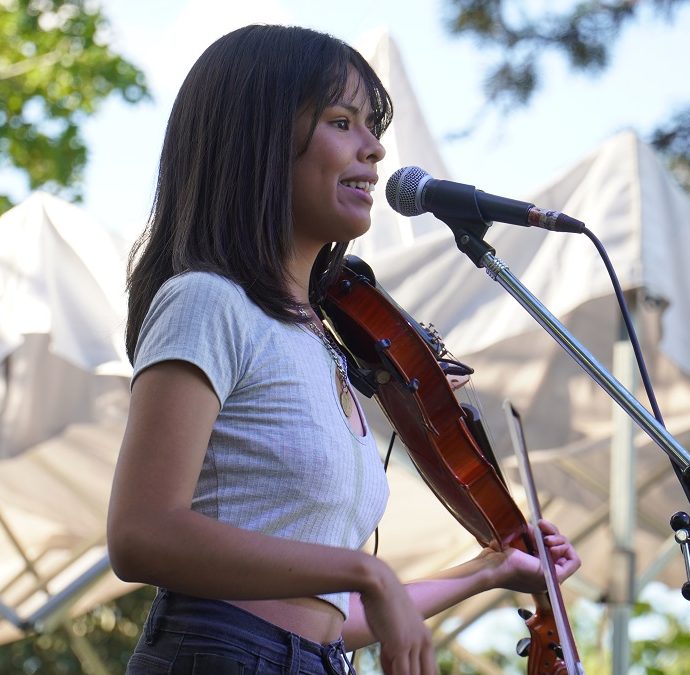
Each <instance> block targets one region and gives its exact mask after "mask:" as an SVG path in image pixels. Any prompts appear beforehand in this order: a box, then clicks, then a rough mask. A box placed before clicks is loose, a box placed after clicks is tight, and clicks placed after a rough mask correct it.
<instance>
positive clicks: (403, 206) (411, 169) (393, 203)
mask: <svg viewBox="0 0 690 675" xmlns="http://www.w3.org/2000/svg"><path fill="white" fill-rule="evenodd" d="M430 177H431V176H429V174H428V173H427V172H426V171H424V169H420V168H419V167H418V166H404V167H403V168H402V169H398V170H397V171H396V172H395V173H394V174H393V175H392V176H391V177H390V178H389V179H388V183H386V199H387V200H388V203H389V204H390V207H391V208H392V209H393V210H394V211H397V212H398V213H399V214H401V215H403V216H408V217H409V216H418V215H420V214H422V213H424V212H425V209H423V208H422V205H421V202H420V199H419V196H418V193H419V185H420V183H421V182H422V181H423V180H424V179H425V178H430Z"/></svg>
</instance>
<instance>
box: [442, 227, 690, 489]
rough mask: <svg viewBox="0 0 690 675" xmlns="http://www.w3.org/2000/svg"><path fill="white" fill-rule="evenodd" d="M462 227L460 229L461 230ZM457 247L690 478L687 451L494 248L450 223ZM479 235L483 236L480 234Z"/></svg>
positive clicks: (466, 230) (473, 234) (466, 228)
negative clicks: (568, 328)
mask: <svg viewBox="0 0 690 675" xmlns="http://www.w3.org/2000/svg"><path fill="white" fill-rule="evenodd" d="M461 228H464V229H461ZM451 230H452V231H453V234H454V235H455V241H456V244H457V246H458V249H459V250H460V251H462V252H463V253H465V254H466V255H467V256H468V257H469V258H470V260H472V262H473V263H474V264H475V265H476V266H477V267H480V268H481V267H483V268H484V269H485V270H486V273H487V274H488V275H489V276H490V277H491V278H492V279H493V280H494V281H496V282H498V284H500V285H501V286H502V287H503V288H504V289H505V290H506V291H507V292H508V293H509V294H510V295H512V296H513V298H515V300H517V301H518V303H520V305H522V307H524V309H525V310H526V311H527V312H528V313H529V314H530V315H531V316H532V318H534V319H535V320H536V321H537V323H539V324H540V325H541V326H542V328H544V330H546V332H547V333H548V334H549V335H551V337H552V338H553V339H554V340H556V342H557V343H558V344H559V345H560V346H561V347H562V348H563V349H564V350H565V351H566V352H567V353H568V354H569V355H570V356H571V357H572V358H573V359H574V360H575V362H576V363H577V364H578V365H579V366H580V367H582V368H583V370H584V371H585V372H586V373H587V374H588V375H589V376H590V377H591V378H592V379H593V380H594V381H595V382H596V383H597V384H598V385H599V386H600V387H601V388H602V389H603V390H604V391H605V392H606V393H607V394H608V395H609V396H610V397H611V398H612V399H613V400H614V401H615V402H616V403H618V405H619V406H620V407H621V408H623V410H624V411H625V412H626V413H627V414H628V415H629V416H630V417H631V418H632V419H633V421H635V422H636V423H637V424H638V426H640V427H641V428H642V430H643V431H644V432H645V433H647V435H648V436H649V437H650V438H651V439H652V440H653V441H654V442H655V443H656V444H657V445H658V446H659V447H660V448H661V449H662V450H663V451H664V452H665V453H666V454H667V455H668V456H669V457H670V459H671V461H673V462H674V463H675V464H676V466H678V468H679V469H680V471H681V474H682V476H683V479H684V480H686V481H688V480H690V453H688V451H687V450H685V448H683V446H681V445H680V443H678V441H677V440H676V439H675V438H673V436H671V434H670V433H669V432H668V431H667V430H666V429H665V427H663V426H662V425H661V424H659V422H658V421H657V420H656V419H655V418H654V417H653V416H652V414H651V413H650V412H649V411H648V410H647V409H646V408H645V407H643V406H642V405H641V404H640V402H639V401H638V400H637V399H636V398H635V397H634V396H633V395H632V394H631V393H630V392H629V391H628V390H627V389H626V388H625V387H624V386H623V385H622V384H621V383H620V382H619V381H618V380H616V378H614V377H613V376H612V375H611V374H610V373H609V372H608V371H607V370H606V369H605V368H604V367H603V366H602V365H601V364H600V363H599V362H598V361H597V360H596V358H595V357H594V356H593V355H592V354H591V353H590V352H589V351H588V350H587V349H586V348H585V347H584V346H583V345H582V344H581V343H580V342H578V341H577V339H576V338H575V337H573V335H572V334H570V333H569V332H568V330H567V328H566V327H565V326H564V325H563V324H562V323H561V322H560V321H559V320H558V319H557V318H556V317H555V316H554V315H553V314H551V312H549V310H548V309H546V307H544V305H543V304H542V303H541V302H539V300H537V298H536V297H535V296H534V295H532V293H530V292H529V291H528V290H527V289H526V288H525V287H524V286H523V285H522V283H521V282H520V281H519V280H518V279H517V277H515V276H514V275H513V273H512V272H511V271H510V270H509V269H508V266H507V265H506V264H505V263H504V262H503V261H501V260H500V259H499V258H497V257H496V256H495V255H494V254H495V253H496V250H495V249H494V248H492V247H491V246H490V245H489V244H487V243H486V242H485V241H483V240H482V239H481V237H479V236H477V234H476V233H473V232H472V226H471V225H467V223H464V224H463V225H462V226H460V227H458V226H457V225H456V226H451ZM482 236H483V235H482Z"/></svg>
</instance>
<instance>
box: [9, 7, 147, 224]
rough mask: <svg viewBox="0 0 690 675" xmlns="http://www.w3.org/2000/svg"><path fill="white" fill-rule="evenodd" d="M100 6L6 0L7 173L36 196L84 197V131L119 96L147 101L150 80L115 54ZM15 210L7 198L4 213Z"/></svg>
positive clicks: (77, 198)
mask: <svg viewBox="0 0 690 675" xmlns="http://www.w3.org/2000/svg"><path fill="white" fill-rule="evenodd" d="M109 37H110V36H109V33H108V22H107V19H106V18H105V16H104V15H103V13H102V11H101V9H100V6H99V5H98V4H96V3H95V2H94V1H93V0H0V169H4V170H7V169H14V170H18V171H19V172H21V174H22V175H23V176H25V178H26V179H27V182H28V185H29V188H30V189H31V190H34V189H37V188H39V187H40V188H41V189H43V190H47V191H49V192H53V193H58V194H62V195H63V196H64V197H65V198H67V199H73V200H76V201H79V200H80V199H81V180H82V171H83V168H84V166H85V164H86V161H87V148H86V144H85V142H84V138H83V136H82V134H81V131H80V128H81V126H82V124H83V122H84V121H85V120H86V118H88V117H89V116H90V115H93V114H94V113H95V112H96V111H97V110H98V109H99V106H100V105H101V103H102V102H103V101H104V99H106V98H107V97H108V96H109V95H110V94H111V93H113V92H115V93H118V94H120V96H121V97H122V98H123V99H124V100H125V101H127V102H128V103H136V102H138V101H141V100H142V99H144V98H145V97H147V96H148V90H147V88H146V82H145V79H144V75H143V73H142V72H141V71H139V70H138V69H137V68H136V67H135V66H134V65H132V64H131V63H129V62H128V61H126V60H125V59H124V58H122V57H121V56H119V55H117V54H115V53H114V52H113V51H112V50H111V48H110V46H109V44H108V41H109ZM10 205H11V199H10V196H9V195H6V194H0V212H2V211H3V210H5V209H6V208H8V207H9V206H10Z"/></svg>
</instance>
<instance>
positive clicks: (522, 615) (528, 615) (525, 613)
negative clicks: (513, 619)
mask: <svg viewBox="0 0 690 675" xmlns="http://www.w3.org/2000/svg"><path fill="white" fill-rule="evenodd" d="M517 612H518V614H519V615H520V618H521V619H523V620H524V621H527V619H530V618H531V617H532V616H533V612H530V611H529V609H525V608H524V607H520V609H518V611H517Z"/></svg>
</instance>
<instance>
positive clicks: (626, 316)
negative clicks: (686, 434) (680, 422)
mask: <svg viewBox="0 0 690 675" xmlns="http://www.w3.org/2000/svg"><path fill="white" fill-rule="evenodd" d="M582 233H583V234H585V235H587V237H589V239H590V240H591V242H592V243H593V244H594V246H595V247H596V249H597V251H599V255H600V256H601V259H602V260H603V261H604V265H605V266H606V270H607V271H608V273H609V277H610V278H611V283H612V284H613V290H614V291H615V293H616V298H617V299H618V305H619V306H620V309H621V313H622V315H623V321H624V323H625V327H626V329H627V331H628V337H629V339H630V344H631V345H632V348H633V352H634V353H635V360H636V361H637V367H638V369H639V371H640V377H641V378H642V384H643V385H644V389H645V392H646V393H647V398H648V399H649V404H650V406H651V408H652V412H653V413H654V417H655V418H656V420H657V422H659V424H661V426H662V427H664V428H665V427H666V425H665V424H664V420H663V417H662V415H661V410H660V409H659V404H658V403H657V400H656V395H655V394H654V388H653V387H652V382H651V378H650V377H649V372H648V371H647V364H646V363H645V360H644V356H643V355H642V349H641V348H640V342H639V340H638V339H637V333H636V332H635V326H634V325H633V322H632V318H631V316H630V312H629V311H628V305H627V303H626V302H625V297H624V295H623V289H622V288H621V285H620V282H619V281H618V276H617V275H616V271H615V270H614V269H613V265H612V264H611V260H610V259H609V256H608V253H606V249H605V248H604V245H603V244H602V243H601V242H600V241H599V239H598V238H597V237H596V235H595V234H594V233H593V232H592V231H591V230H588V229H587V228H586V227H585V228H583V230H582ZM671 466H672V467H673V471H674V472H675V474H676V477H677V478H678V482H679V483H680V485H681V487H682V488H683V492H685V496H686V497H687V498H688V501H690V484H688V482H687V481H686V480H685V478H684V477H683V473H682V472H681V470H680V467H678V465H677V464H676V463H675V462H674V461H671Z"/></svg>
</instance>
